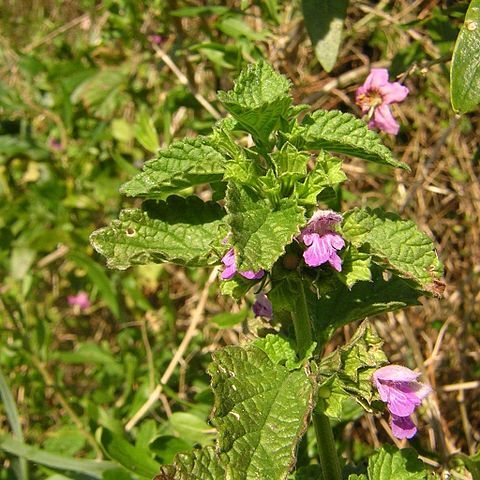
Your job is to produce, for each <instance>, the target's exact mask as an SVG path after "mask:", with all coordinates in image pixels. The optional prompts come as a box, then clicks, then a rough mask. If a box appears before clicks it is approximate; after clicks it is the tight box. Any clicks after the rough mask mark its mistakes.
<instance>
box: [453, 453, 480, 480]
mask: <svg viewBox="0 0 480 480" xmlns="http://www.w3.org/2000/svg"><path fill="white" fill-rule="evenodd" d="M455 458H459V459H460V460H461V461H462V463H464V464H465V466H466V467H467V469H468V471H469V472H470V473H471V474H472V479H473V480H480V451H478V452H477V453H476V454H475V455H470V456H468V455H465V454H463V453H457V454H456V455H455Z"/></svg>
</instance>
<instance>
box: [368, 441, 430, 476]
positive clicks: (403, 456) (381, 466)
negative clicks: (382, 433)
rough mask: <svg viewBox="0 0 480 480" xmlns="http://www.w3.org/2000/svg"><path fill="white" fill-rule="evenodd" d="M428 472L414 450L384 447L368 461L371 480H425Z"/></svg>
mask: <svg viewBox="0 0 480 480" xmlns="http://www.w3.org/2000/svg"><path fill="white" fill-rule="evenodd" d="M426 477H427V472H426V470H425V468H424V465H423V463H422V462H421V461H420V460H419V459H418V454H417V452H416V451H415V450H414V449H413V448H403V449H402V450H399V449H398V448H396V447H394V446H393V445H384V446H383V447H382V448H381V449H380V450H378V451H377V452H375V453H374V454H373V455H372V456H371V457H370V458H369V459H368V479H369V480H392V479H397V478H398V479H401V480H425V479H426Z"/></svg>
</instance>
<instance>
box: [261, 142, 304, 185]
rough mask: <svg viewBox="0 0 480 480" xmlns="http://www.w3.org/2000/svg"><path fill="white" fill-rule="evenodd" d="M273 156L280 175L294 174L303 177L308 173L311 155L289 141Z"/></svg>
mask: <svg viewBox="0 0 480 480" xmlns="http://www.w3.org/2000/svg"><path fill="white" fill-rule="evenodd" d="M271 158H272V161H273V163H274V165H275V167H276V170H277V175H278V176H279V177H282V176H284V175H288V176H292V175H294V176H299V177H300V178H303V177H305V176H306V174H307V164H308V161H309V160H310V155H308V154H306V153H305V152H299V151H298V150H297V149H296V148H295V147H294V146H293V145H291V144H290V143H288V142H287V143H285V145H284V146H283V147H282V149H281V150H279V151H276V152H274V153H272V154H271Z"/></svg>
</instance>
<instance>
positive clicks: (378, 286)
mask: <svg viewBox="0 0 480 480" xmlns="http://www.w3.org/2000/svg"><path fill="white" fill-rule="evenodd" d="M308 293H309V295H308V296H307V300H308V301H309V311H310V315H311V317H312V323H313V328H314V337H315V339H316V340H317V341H318V342H319V343H320V344H322V345H323V344H324V343H325V342H326V341H327V340H328V339H329V338H330V337H331V336H332V335H333V333H334V332H335V330H336V329H337V328H339V327H341V326H343V325H347V324H348V323H350V322H354V321H356V320H363V319H364V318H366V317H369V316H371V315H377V314H379V313H384V312H391V311H394V310H398V309H400V308H405V307H407V306H410V305H419V301H418V297H420V296H421V294H422V292H421V291H419V290H417V289H416V288H415V285H414V284H412V283H409V282H408V281H405V280H403V279H401V278H399V277H397V276H395V275H393V276H392V278H390V279H389V280H385V279H384V278H382V273H381V272H380V271H379V270H378V268H372V282H360V283H356V284H355V285H354V286H353V287H352V289H351V290H350V289H349V288H348V287H347V286H346V285H344V284H343V283H341V282H340V280H339V279H334V280H333V281H332V283H331V284H329V285H328V286H326V287H325V290H323V291H321V292H320V298H317V297H316V295H314V294H313V293H312V292H308Z"/></svg>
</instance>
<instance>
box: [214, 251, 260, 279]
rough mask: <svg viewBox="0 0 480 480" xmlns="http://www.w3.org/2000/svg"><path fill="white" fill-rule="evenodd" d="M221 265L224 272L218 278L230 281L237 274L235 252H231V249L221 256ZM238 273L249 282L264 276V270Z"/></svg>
mask: <svg viewBox="0 0 480 480" xmlns="http://www.w3.org/2000/svg"><path fill="white" fill-rule="evenodd" d="M222 263H223V264H224V265H225V270H224V271H223V272H222V274H221V275H220V277H221V278H222V280H230V279H231V278H232V277H233V276H234V275H235V274H236V273H237V266H236V265H235V252H234V251H233V248H231V249H230V250H229V251H228V252H227V253H226V254H225V255H224V256H223V258H222ZM239 273H240V275H241V276H242V277H245V278H248V279H249V280H257V279H259V278H262V277H263V276H264V275H265V271H264V270H259V271H258V272H253V271H252V270H247V271H246V272H239Z"/></svg>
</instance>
